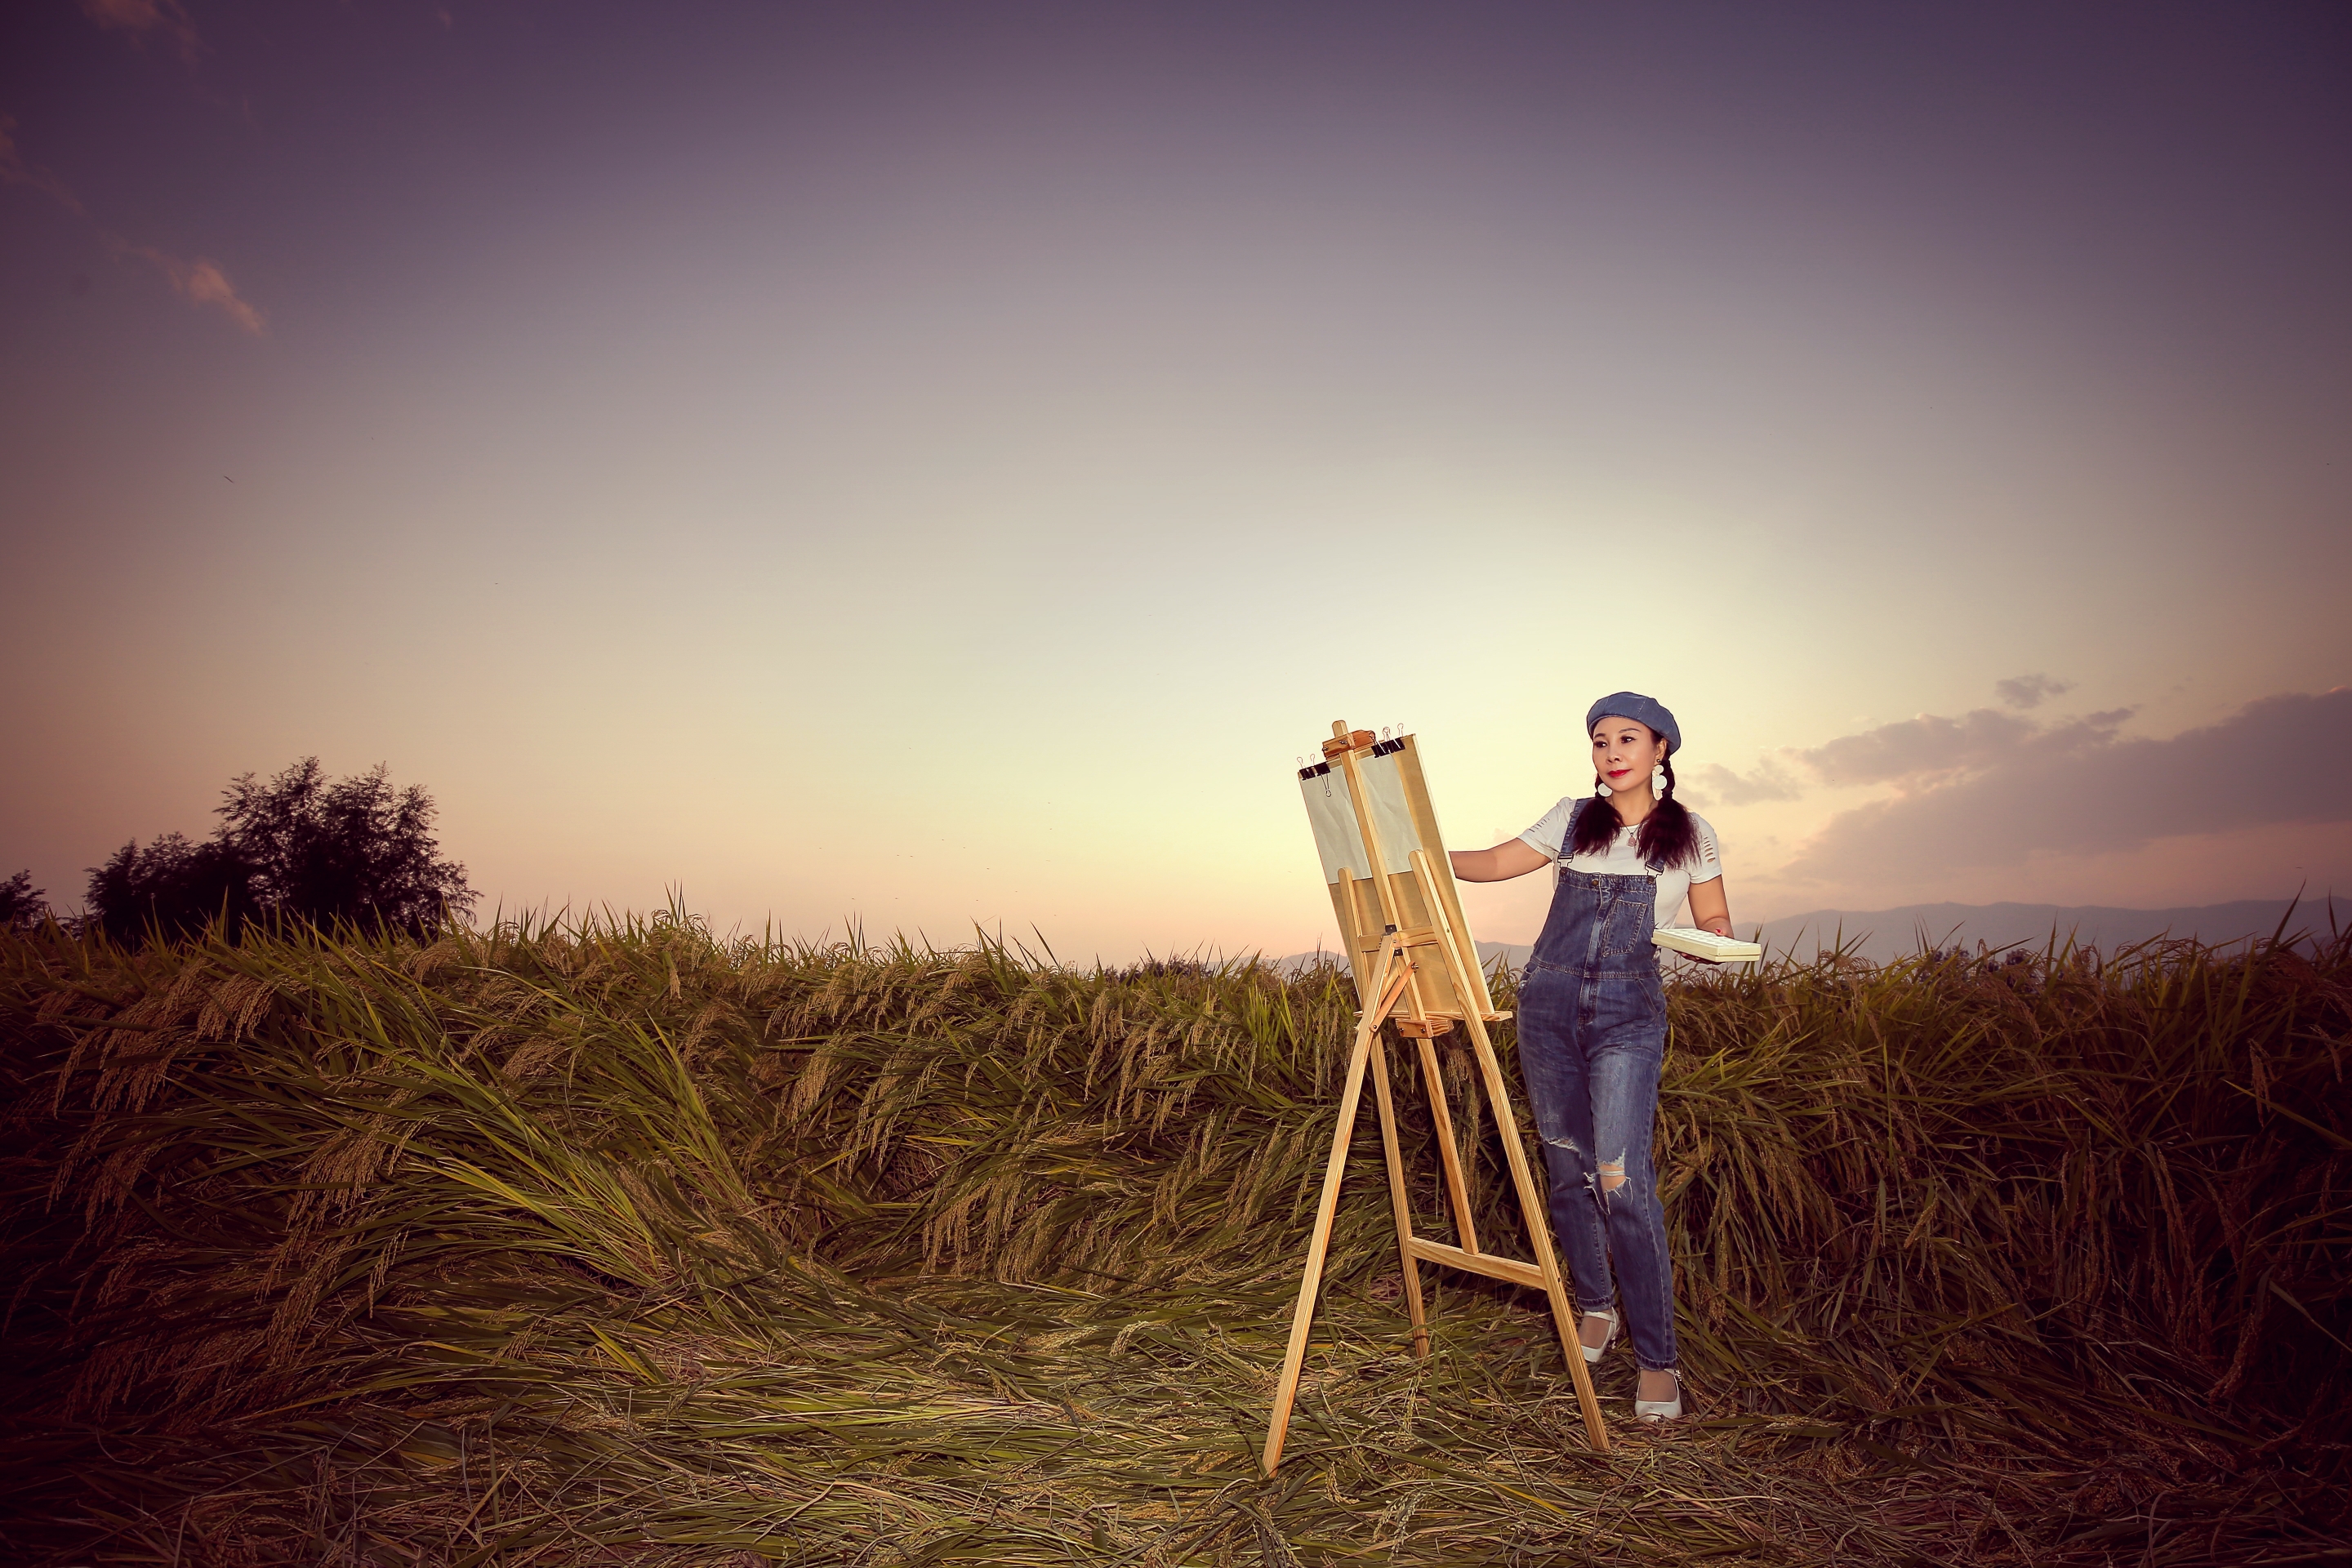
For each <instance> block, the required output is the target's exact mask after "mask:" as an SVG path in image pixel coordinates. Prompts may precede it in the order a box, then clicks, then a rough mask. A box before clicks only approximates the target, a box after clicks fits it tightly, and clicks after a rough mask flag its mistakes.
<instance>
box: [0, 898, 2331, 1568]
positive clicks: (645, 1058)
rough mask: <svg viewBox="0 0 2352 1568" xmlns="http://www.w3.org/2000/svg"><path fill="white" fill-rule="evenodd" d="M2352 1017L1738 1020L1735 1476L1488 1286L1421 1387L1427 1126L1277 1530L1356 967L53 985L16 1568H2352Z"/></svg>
mask: <svg viewBox="0 0 2352 1568" xmlns="http://www.w3.org/2000/svg"><path fill="white" fill-rule="evenodd" d="M2347 986H2352V942H2347V938H2346V937H2344V936H2331V937H2329V938H2327V939H2326V940H2317V941H2312V942H2305V943H2303V944H2302V945H2301V946H2300V947H2299V948H2298V947H2296V946H2294V945H2292V944H2290V943H2288V942H2263V943H2257V944H2253V945H2252V948H2251V951H2248V950H2243V949H2242V950H2237V951H2232V952H2214V951H2210V950H2206V949H2202V948H2199V947H2195V946H2193V945H2188V944H2179V945H2168V946H2161V947H2154V948H2149V949H2144V950H2140V951H2137V952H2131V953H2126V954H2125V955H2122V956H2121V957H2119V958H2116V959H2112V960H2110V961H2108V962H2105V963H2101V962H2099V961H2097V960H2096V958H2095V956H2094V955H2091V954H2087V953H2078V952H2069V951H2065V950H2063V949H2053V951H2050V952H2044V953H2042V954H2038V955H2032V956H2030V957H2028V958H2026V959H2024V960H2023V961H2021V962H2011V963H1998V962H1991V961H1989V960H1986V959H1984V958H1983V957H1981V956H1975V957H1969V956H1952V957H1943V958H1938V957H1933V956H1923V957H1921V958H1918V959H1916V960H1913V961H1909V962H1906V963H1898V964H1894V965H1890V966H1885V967H1880V968H1873V967H1868V966H1863V965H1858V964H1854V963H1849V962H1841V961H1835V960H1832V961H1829V962H1825V963H1820V964H1816V965H1812V966H1795V965H1789V964H1782V965H1779V966H1774V967H1767V968H1763V969H1760V970H1759V971H1757V972H1755V973H1746V974H1741V975H1738V976H1726V977H1722V978H1717V979H1714V980H1712V981H1708V982H1704V983H1696V982H1695V983H1685V984H1677V985H1676V986H1675V989H1674V990H1673V993H1672V999H1671V1008H1672V1015H1673V1025H1674V1036H1673V1045H1672V1050H1671V1055H1670V1058H1669V1063H1668V1070H1667V1079H1666V1085H1665V1089H1664V1108H1663V1136H1662V1143H1661V1148H1660V1162H1659V1163H1660V1168H1661V1173H1662V1179H1663V1181H1664V1185H1665V1187H1666V1188H1667V1191H1668V1193H1669V1194H1670V1205H1671V1212H1672V1214H1673V1216H1674V1226H1675V1235H1674V1240H1675V1247H1676V1250H1677V1255H1678V1258H1679V1262H1680V1268H1681V1277H1682V1280H1683V1301H1682V1310H1683V1314H1684V1317H1683V1342H1684V1345H1685V1352H1686V1359H1685V1368H1686V1371H1687V1373H1688V1384H1689V1387H1690V1390H1691V1394H1692V1403H1693V1404H1694V1405H1695V1406H1696V1417H1695V1419H1694V1420H1692V1421H1690V1422H1688V1423H1685V1424H1684V1425H1683V1426H1679V1427H1677V1428H1674V1429H1670V1430H1669V1429H1658V1428H1640V1427H1636V1426H1633V1425H1632V1424H1631V1423H1630V1422H1628V1421H1626V1420H1625V1417H1626V1416H1627V1415H1629V1413H1630V1406H1629V1405H1628V1403H1627V1401H1628V1400H1629V1399H1630V1397H1631V1394H1632V1381H1633V1369H1632V1366H1631V1364H1630V1363H1627V1362H1624V1361H1623V1360H1622V1356H1619V1355H1612V1357H1611V1358H1610V1361H1609V1362H1608V1363H1605V1364H1604V1366H1603V1368H1602V1375H1601V1388H1602V1392H1603V1394H1604V1399H1605V1403H1606V1406H1607V1408H1609V1409H1610V1411H1611V1412H1612V1417H1613V1418H1615V1419H1616V1420H1618V1421H1619V1422H1620V1424H1621V1426H1620V1437H1621V1443H1620V1451H1619V1452H1618V1453H1616V1454H1614V1455H1612V1456H1611V1457H1610V1458H1606V1459H1602V1458H1596V1457H1593V1456H1591V1455H1589V1454H1587V1453H1585V1452H1584V1451H1583V1449H1582V1445H1581V1443H1580V1439H1579V1438H1578V1436H1576V1415H1575V1411H1574V1405H1573V1401H1572V1399H1570V1397H1569V1395H1568V1394H1567V1391H1566V1383H1565V1380H1564V1379H1563V1378H1561V1377H1560V1376H1559V1367H1558V1365H1557V1363H1556V1362H1555V1361H1554V1359H1553V1358H1554V1357H1555V1355H1556V1351H1555V1350H1554V1349H1553V1347H1552V1346H1551V1345H1550V1343H1549V1341H1548V1337H1547V1333H1546V1330H1545V1325H1544V1321H1543V1319H1542V1317H1541V1313H1540V1302H1539V1301H1538V1300H1536V1299H1534V1298H1533V1297H1531V1296H1526V1295H1523V1294H1522V1293H1519V1292H1516V1291H1513V1290H1511V1289H1507V1288H1504V1287H1496V1286H1490V1285H1487V1284H1486V1283H1485V1282H1483V1281H1473V1282H1468V1283H1465V1282H1464V1281H1462V1280H1458V1279H1455V1278H1454V1277H1452V1276H1448V1277H1447V1278H1446V1279H1445V1280H1444V1282H1443V1283H1442V1286H1441V1289H1440V1292H1439V1295H1438V1298H1437V1300H1436V1301H1435V1304H1434V1315H1433V1328H1434V1340H1435V1349H1434V1352H1433V1355H1432V1356H1431V1357H1430V1358H1429V1359H1428V1360H1427V1361H1425V1362H1416V1361H1415V1360H1413V1359H1412V1357H1411V1356H1410V1354H1408V1353H1406V1351H1405V1348H1404V1342H1403V1337H1402V1331H1403V1327H1404V1324H1403V1319H1402V1313H1401V1312H1399V1311H1398V1310H1397V1309H1396V1305H1395V1302H1394V1299H1393V1298H1394V1291H1395V1289H1396V1279H1395V1274H1394V1271H1395V1255H1394V1246H1393V1237H1392V1235H1391V1231H1390V1229H1389V1226H1390V1220H1389V1215H1388V1212H1387V1205H1386V1204H1385V1202H1383V1201H1381V1195H1380V1194H1381V1179H1380V1177H1379V1174H1378V1164H1377V1157H1378V1145H1377V1141H1376V1139H1375V1138H1374V1136H1373V1134H1372V1132H1371V1131H1370V1121H1369V1119H1367V1122H1366V1126H1365V1127H1364V1129H1362V1130H1361V1131H1360V1138H1359V1142H1358V1156H1359V1169H1358V1172H1357V1173H1356V1175H1355V1176H1354V1178H1353V1185H1352V1187H1351V1193H1352V1194H1353V1195H1352V1197H1351V1199H1350V1201H1349V1202H1348V1203H1347V1204H1345V1205H1343V1207H1342V1209H1341V1228H1340V1230H1339V1235H1338V1237H1337V1239H1336V1243H1335V1247H1334V1250H1333V1277H1334V1279H1335V1282H1336V1289H1335V1290H1334V1292H1333V1296H1332V1300H1331V1301H1330V1304H1329V1305H1328V1308H1327V1309H1326V1311H1325V1315H1324V1317H1323V1319H1322V1320H1321V1322H1320V1325H1319V1327H1318V1339H1317V1343H1316V1348H1315V1354H1314V1356H1313V1358H1312V1360H1311V1361H1310V1373H1309V1377H1308V1381H1307V1386H1306V1390H1305V1393H1304V1395H1303V1397H1302V1400H1301V1403H1300V1406H1299V1414H1298V1420H1297V1426H1296V1427H1295V1429H1294V1433H1293V1437H1292V1447H1291V1457H1290V1458H1289V1459H1288V1460H1287V1461H1286V1465H1285V1468H1284V1469H1283V1472H1282V1474H1281V1476H1280V1477H1279V1478H1278V1479H1277V1480H1276V1481H1273V1482H1266V1481H1263V1480H1261V1479H1259V1478H1258V1476H1257V1475H1256V1473H1255V1465H1254V1462H1253V1455H1254V1452H1255V1445H1256V1443H1257V1441H1258V1440H1259V1438H1260V1437H1261V1436H1262V1435H1263V1422H1264V1419H1265V1406H1266V1397H1267V1393H1268V1390H1269V1387H1270V1384H1271V1377H1272V1373H1273V1370H1274V1367H1275V1364H1276V1360H1277V1358H1278V1356H1279V1352H1280V1343H1281V1335H1282V1331H1283V1327H1284V1323H1283V1319H1284V1315H1285V1310H1286V1305H1287V1300H1288V1296H1289V1293H1290V1291H1291V1290H1292V1289H1293V1288H1294V1287H1295V1272H1294V1271H1295V1268H1296V1265H1297V1252H1298V1249H1299V1247H1300V1245H1301V1241H1302V1237H1303V1235H1304V1231H1305V1228H1306V1223H1307V1216H1308V1213H1309V1208H1310V1205H1312V1202H1313V1198H1314V1184H1315V1181H1316V1179H1317V1176H1318V1166H1319V1163H1320V1156H1319V1154H1318V1150H1319V1149H1320V1148H1321V1147H1322V1146H1324V1144H1325V1143H1326V1142H1327V1141H1328V1136H1329V1128H1330V1122H1329V1118H1330V1116H1331V1115H1332V1114H1333V1110H1332V1103H1333V1100H1334V1099H1335V1098H1336V1095H1335V1089H1336V1085H1335V1082H1334V1079H1335V1077H1336V1073H1337V1070H1338V1067H1339V1062H1340V1059H1341V1053H1342V1051H1343V1048H1344V1046H1345V1042H1346V1037H1347V1029H1348V1026H1349V1018H1350V1014H1351V1012H1352V994H1351V993H1350V991H1349V987H1348V986H1347V985H1346V984H1345V982H1344V980H1343V979H1342V978H1341V977H1340V976H1339V975H1338V974H1336V973H1332V972H1330V971H1315V972H1310V973H1306V974H1304V975H1300V976H1297V977H1291V978H1286V977H1284V976H1281V975H1278V974H1276V973H1271V972H1269V971H1267V970H1265V969H1264V968H1259V967H1255V966H1250V965H1245V964H1244V965H1225V966H1215V967H1203V966H1199V965H1191V964H1183V963H1178V964H1155V965H1148V966H1145V967H1144V968H1141V969H1138V970H1130V971H1126V972H1117V973H1112V972H1097V973H1073V972H1071V971H1068V970H1066V969H1063V968H1059V967H1055V966H1053V965H1050V964H1045V963H1036V962H1033V961H1031V960H1030V959H1029V958H1027V957H1026V956H1025V955H1024V954H1021V953H1018V952H1010V951H1007V950H1006V949H1004V948H1003V947H1000V946H997V945H993V944H982V945H981V946H979V947H977V948H975V949H973V950H971V951H965V952H929V951H919V950H916V949H913V948H910V947H908V946H906V945H904V944H900V945H898V946H896V947H892V948H888V949H881V950H858V949H853V948H850V947H833V948H808V947H788V946H779V945H774V944H761V943H756V942H740V943H734V944H731V945H730V944H727V943H722V942H716V941H714V940H712V939H711V938H710V937H709V935H708V934H707V933H706V932H704V931H701V930H699V929H698V928H697V927H696V926H694V925H693V924H692V923H691V922H690V921H677V920H674V919H671V920H656V921H652V922H623V923H617V924H611V925H600V926H593V927H590V928H587V929H580V930H556V929H527V928H523V927H518V926H511V925H509V926H501V927H499V929H497V930H495V931H488V932H484V933H478V934H475V933H452V934H449V935H446V936H445V937H443V938H442V939H440V940H439V941H436V942H433V943H432V944H430V945H429V946H424V947H419V946H417V945H415V944H412V943H406V942H398V941H392V940H385V941H373V940H364V939H361V938H359V937H356V936H352V935H350V934H349V933H345V934H343V935H340V936H333V937H329V936H322V935H318V934H314V933H309V932H299V933H292V934H286V935H280V936H275V937H272V936H265V935H262V934H259V933H252V934H249V935H248V937H247V940H246V941H245V942H243V943H242V944H241V945H226V944H223V943H220V942H210V943H196V944H193V945H190V946H186V947H179V948H162V949H158V950H153V951H149V952H141V953H128V952H121V951H119V950H116V949H113V948H110V947H109V946H107V945H105V944H103V943H102V942H98V941H95V940H92V941H88V942H77V941H74V940H72V939H69V938H68V937H66V936H64V935H62V934H61V933H58V932H57V931H53V930H52V931H46V932H40V933H35V934H33V935H30V936H9V937H0V1042H5V1058H0V1060H5V1075H6V1076H5V1083H0V1093H5V1097H6V1115H7V1116H8V1118H9V1123H8V1127H7V1129H6V1138H5V1156H0V1184H5V1187H4V1190H5V1202H6V1226H7V1229H6V1236H5V1246H6V1251H7V1257H8V1261H9V1265H10V1268H9V1273H10V1275H11V1277H12V1284H11V1295H10V1299H9V1301H10V1304H9V1308H8V1312H9V1316H8V1328H7V1334H8V1352H9V1353H8V1355H7V1357H6V1358H5V1360H6V1373H5V1375H6V1377H7V1378H8V1380H9V1385H8V1387H7V1388H6V1390H5V1395H6V1398H7V1402H8V1405H9V1406H10V1408H11V1409H12V1410H13V1411H14V1412H15V1413H16V1419H15V1420H14V1421H13V1422H12V1424H11V1426H9V1428H8V1430H7V1432H6V1434H5V1436H0V1455H5V1473H6V1477H7V1479H6V1482H5V1485H6V1488H7V1493H6V1496H7V1504H6V1509H5V1513H6V1522H5V1527H0V1529H5V1534H0V1555H5V1556H7V1557H8V1558H9V1559H10V1560H12V1561H24V1562H42V1561H52V1562H57V1563H90V1562H98V1561H106V1562H111V1563H184V1564H196V1563H222V1564H227V1563H280V1562H311V1563H590V1562H596V1563H607V1562H609V1563H646V1564H655V1563H659V1564H670V1563H677V1564H688V1563H693V1564H713V1563H730V1562H738V1563H747V1564H748V1563H753V1562H757V1561H761V1560H768V1559H772V1560H776V1561H782V1562H804V1563H875V1564H883V1563H951V1562H971V1563H1055V1564H1066V1563H1134V1564H1139V1565H1162V1564H1165V1565H1173V1564H1178V1563H1294V1562H1296V1563H1307V1562H1318V1561H1328V1562H1333V1563H1339V1562H1351V1561H1359V1560H1369V1561H1379V1562H1391V1563H1479V1562H1494V1563H1554V1562H1558V1563H1575V1562H1588V1561H1589V1562H1594V1563H1618V1562H1625V1563H1634V1562H1639V1563H1676V1562H1684V1561H1689V1560H1695V1559H1698V1558H1706V1559H1709V1560H1719V1561H1754V1562H1759V1563H1760V1562H1776V1563H1780V1562H1849V1563H1872V1564H1875V1563H1949V1562H1959V1561H1983V1562H2015V1563H2063V1562H2105V1561H2116V1562H2131V1563H2151V1564H2154V1563H2206V1562H2247V1563H2257V1562H2266V1563H2320V1562H2324V1561H2328V1560H2331V1559H2332V1558H2335V1557H2340V1556H2342V1552H2341V1551H2340V1550H2339V1547H2338V1544H2337V1543H2338V1542H2340V1539H2341V1532H2342V1531H2343V1530H2344V1528H2345V1524H2346V1516H2345V1505H2344V1502H2343V1498H2344V1494H2345V1489H2346V1487H2347V1482H2352V1467H2347V1438H2352V1431H2347V1418H2346V1415H2345V1413H2344V1401H2343V1399H2342V1398H2341V1389H2342V1387H2343V1378H2344V1374H2345V1373H2346V1371H2347V1363H2352V1349H2347V1343H2346V1341H2347V1339H2352V1301H2347V1285H2346V1279H2347V1268H2346V1265H2347V1251H2352V1219H2348V1218H2347V1216H2352V1158H2347V1155H2352V1142H2347V1125H2352V1119H2347V1116H2346V1113H2345V1109H2344V1108H2345V1106H2346V1104H2347V1094H2346V1092H2345V1088H2344V1070H2345V1067H2346V1063H2345V1060H2344V1058H2345V1057H2346V1055H2347V1028H2348V1027H2352V990H2347ZM1503 1005H1506V1006H1507V1005H1509V1004H1508V1002H1507V1000H1506V1001H1505V1002H1504V1004H1503ZM1399 1065H1400V1066H1402V1060H1400V1063H1399ZM1449 1070H1450V1071H1453V1072H1454V1073H1455V1075H1456V1077H1457V1082H1456V1084H1455V1085H1454V1087H1455V1089H1457V1091H1458V1090H1459V1089H1461V1088H1463V1087H1464V1086H1465V1084H1466V1074H1464V1073H1463V1072H1462V1071H1461V1064H1460V1063H1459V1062H1454V1063H1453V1064H1452V1066H1451V1067H1450V1068H1449ZM1457 1103H1458V1101H1457ZM1513 1131H1514V1133H1515V1134H1517V1135H1524V1134H1523V1133H1521V1132H1519V1130H1517V1129H1515V1130H1513ZM1460 1132H1461V1135H1462V1137H1463V1138H1464V1141H1465V1152H1467V1154H1468V1155H1469V1157H1470V1158H1469V1164H1470V1168H1471V1170H1472V1171H1473V1173H1474V1174H1475V1180H1476V1184H1477V1185H1476V1193H1477V1200H1478V1202H1479V1204H1480V1205H1481V1208H1482V1212H1481V1214H1480V1215H1479V1223H1480V1226H1481V1229H1482V1232H1491V1234H1492V1236H1493V1237H1495V1238H1496V1239H1495V1241H1494V1243H1492V1245H1496V1246H1505V1245H1508V1244H1509V1242H1510V1240H1511V1238H1512V1237H1513V1234H1514V1230H1515V1225H1516V1222H1515V1220H1514V1219H1513V1217H1512V1215H1511V1213H1510V1210H1511V1205H1508V1204H1507V1203H1504V1202H1502V1201H1501V1197H1502V1187H1501V1185H1500V1184H1498V1182H1497V1180H1496V1176H1497V1173H1498V1171H1499V1169H1500V1166H1501V1160H1500V1145H1499V1144H1498V1143H1497V1142H1496V1138H1497V1136H1498V1133H1497V1131H1496V1128H1495V1126H1494V1123H1493V1121H1492V1119H1491V1117H1481V1118H1478V1119H1476V1120H1475V1121H1465V1122H1464V1123H1463V1125H1462V1126H1461V1128H1460ZM1407 1134H1408V1137H1409V1139H1412V1140H1417V1141H1420V1142H1421V1143H1422V1144H1423V1145H1424V1146H1423V1147H1419V1148H1417V1149H1414V1150H1412V1151H1409V1152H1410V1153H1411V1154H1412V1156H1413V1158H1414V1163H1415V1167H1416V1168H1417V1169H1420V1170H1423V1171H1427V1172H1434V1171H1435V1169H1436V1168H1437V1162H1436V1161H1435V1160H1433V1159H1432V1158H1429V1157H1428V1156H1429V1154H1430V1151H1429V1150H1428V1149H1427V1148H1426V1147H1425V1143H1426V1140H1427V1139H1428V1138H1429V1137H1430V1136H1431V1133H1430V1131H1429V1130H1428V1126H1427V1123H1426V1121H1409V1122H1408V1127H1407ZM1416 1199H1417V1201H1418V1203H1419V1204H1420V1205H1421V1206H1422V1207H1423V1208H1424V1209H1426V1210H1429V1211H1430V1212H1429V1213H1428V1214H1427V1215H1426V1216H1425V1217H1424V1218H1423V1221H1422V1224H1423V1227H1424V1228H1425V1229H1427V1230H1428V1231H1430V1232H1431V1233H1433V1234H1436V1235H1444V1221H1443V1220H1442V1219H1441V1218H1440V1217H1439V1215H1438V1213H1437V1212H1436V1211H1437V1210H1438V1208H1439V1206H1440V1205H1439V1199H1438V1194H1437V1192H1436V1190H1435V1187H1434V1181H1433V1179H1432V1181H1431V1182H1430V1183H1429V1184H1428V1190H1425V1191H1422V1192H1419V1193H1417V1194H1416ZM746 1554H748V1555H746Z"/></svg>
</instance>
